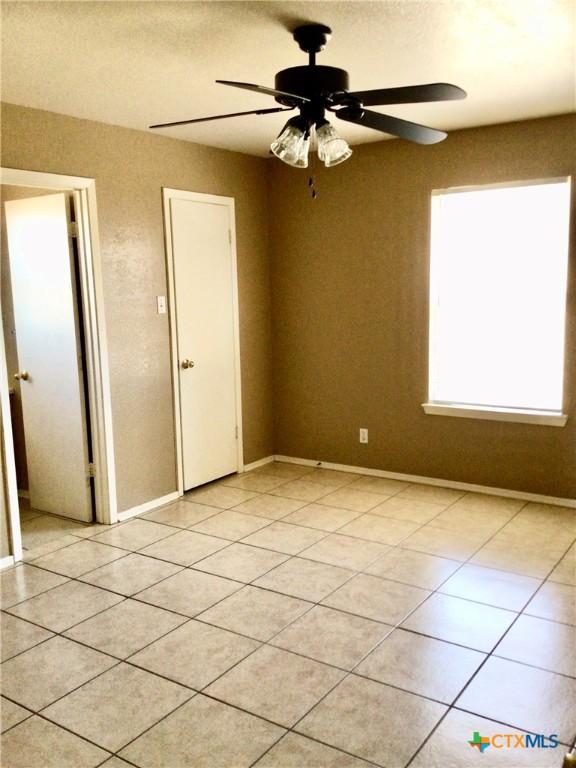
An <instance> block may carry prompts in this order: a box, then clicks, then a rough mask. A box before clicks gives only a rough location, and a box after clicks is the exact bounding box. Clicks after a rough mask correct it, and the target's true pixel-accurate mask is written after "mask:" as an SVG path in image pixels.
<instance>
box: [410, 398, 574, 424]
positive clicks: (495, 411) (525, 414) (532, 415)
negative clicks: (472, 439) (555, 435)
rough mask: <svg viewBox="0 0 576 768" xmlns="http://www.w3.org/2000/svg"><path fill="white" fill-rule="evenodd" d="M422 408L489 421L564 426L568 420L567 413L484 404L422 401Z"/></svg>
mask: <svg viewBox="0 0 576 768" xmlns="http://www.w3.org/2000/svg"><path fill="white" fill-rule="evenodd" d="M422 408H423V409H424V413H427V414H428V415H430V416H456V417H458V418H462V419H486V420H488V421H515V422H519V423H521V424H541V425H544V426H548V427H563V426H564V425H565V424H566V421H567V420H568V416H567V415H566V414H564V413H555V412H553V411H530V410H520V409H512V408H510V409H508V408H488V407H486V406H482V405H457V404H451V403H422Z"/></svg>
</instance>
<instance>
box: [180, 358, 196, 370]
mask: <svg viewBox="0 0 576 768" xmlns="http://www.w3.org/2000/svg"><path fill="white" fill-rule="evenodd" d="M182 368H194V360H188V359H186V360H182Z"/></svg>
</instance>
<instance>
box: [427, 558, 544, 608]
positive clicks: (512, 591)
mask: <svg viewBox="0 0 576 768" xmlns="http://www.w3.org/2000/svg"><path fill="white" fill-rule="evenodd" d="M540 584H541V581H540V580H539V579H533V578H532V577H530V576H519V575H517V574H515V573H507V572H506V571H497V570H494V569H492V568H484V567H482V566H479V565H464V566H462V568H460V570H459V571H458V573H455V574H454V576H451V577H450V578H449V579H448V581H446V582H445V583H444V584H443V585H442V587H441V588H440V591H441V592H443V593H444V594H445V595H452V596H453V597H463V598H465V599H466V600H475V601H477V602H479V603H486V604H487V605H495V606H496V607H498V608H508V609H509V610H511V611H521V610H522V608H523V607H524V606H525V605H526V603H527V602H528V600H529V599H530V597H531V596H532V595H533V594H534V592H536V590H537V589H538V587H539V586H540Z"/></svg>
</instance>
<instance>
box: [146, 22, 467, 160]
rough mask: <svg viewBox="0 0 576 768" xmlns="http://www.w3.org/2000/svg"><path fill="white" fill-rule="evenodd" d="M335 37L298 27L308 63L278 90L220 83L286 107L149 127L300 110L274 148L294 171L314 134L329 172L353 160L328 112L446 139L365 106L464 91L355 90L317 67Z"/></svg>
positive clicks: (278, 83) (284, 74)
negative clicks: (324, 50)
mask: <svg viewBox="0 0 576 768" xmlns="http://www.w3.org/2000/svg"><path fill="white" fill-rule="evenodd" d="M331 34H332V30H331V29H330V28H329V27H327V26H325V25H324V24H305V25H302V26H299V27H297V28H296V29H295V30H294V32H293V37H294V40H295V41H296V42H297V43H298V45H299V47H300V49H301V50H302V51H304V52H305V53H307V54H308V64H307V65H305V66H299V67H289V68H288V69H283V70H281V71H280V72H278V73H277V74H276V77H275V79H274V88H268V87H266V86H262V85H254V84H253V83H243V82H236V81H232V80H216V82H217V83H221V84H222V85H228V86H232V87H234V88H242V89H244V90H248V91H255V92H256V93H261V94H262V95H264V96H272V97H273V98H274V99H275V100H276V102H277V103H278V104H280V105H281V106H279V107H273V108H271V109H256V110H251V111H248V112H233V113H229V114H225V115H215V116H213V117H200V118H195V119H192V120H179V121H177V122H173V123H162V124H159V125H151V126H150V128H168V127H173V126H177V125H189V124H191V123H200V122H206V121H207V120H222V119H224V118H228V117H238V116H241V115H262V114H270V113H274V112H283V111H291V110H294V109H298V110H299V113H300V114H299V116H298V117H295V118H292V119H290V120H289V121H288V122H287V123H286V125H285V126H284V128H283V129H282V131H281V132H280V135H279V136H278V137H277V138H276V139H275V140H274V141H273V142H272V145H271V147H270V149H271V151H272V153H273V154H274V155H275V156H276V157H278V158H279V159H280V160H282V161H283V162H285V163H287V164H288V165H292V166H293V167H295V168H306V167H307V166H308V151H309V147H310V138H311V135H312V132H313V131H315V133H316V138H317V141H318V156H319V159H320V160H322V161H323V162H324V164H325V165H326V166H327V167H331V166H332V165H337V164H338V163H341V162H343V161H344V160H347V159H348V158H349V157H350V156H351V154H352V150H351V149H350V147H349V146H348V144H347V143H346V141H344V139H342V138H341V137H339V136H338V134H337V133H336V130H335V129H334V127H333V126H332V125H331V124H330V123H329V122H328V120H327V119H326V113H327V112H331V113H332V114H333V115H334V116H335V117H336V118H338V119H340V120H344V121H346V122H348V123H355V124H356V125H361V126H365V127H366V128H371V129H372V130H375V131H380V132H382V133H387V134H390V135H392V136H398V137H399V138H401V139H407V140H408V141H413V142H416V143H417V144H436V143H437V142H439V141H442V140H443V139H445V138H446V136H447V134H446V133H445V132H444V131H439V130H436V129H435V128H428V127H427V126H425V125H419V124H418V123H413V122H410V121H408V120H402V119H401V118H398V117H392V116H391V115H384V114H382V113H380V112H374V111H372V110H369V109H366V107H370V106H383V105H387V104H414V103H417V102H430V101H451V100H454V99H464V98H466V92H465V91H463V90H462V88H459V87H458V86H457V85H451V84H450V83H428V84H426V85H411V86H405V87H400V88H380V89H376V90H370V91H350V90H349V78H348V72H346V70H344V69H339V68H338V67H326V66H322V65H318V64H316V54H317V53H320V51H322V50H323V49H324V48H325V47H326V45H327V43H328V41H329V39H330V36H331Z"/></svg>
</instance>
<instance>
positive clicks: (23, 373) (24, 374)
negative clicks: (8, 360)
mask: <svg viewBox="0 0 576 768" xmlns="http://www.w3.org/2000/svg"><path fill="white" fill-rule="evenodd" d="M14 378H15V379H16V381H20V379H22V381H28V379H29V378H30V377H29V375H28V371H19V372H18V373H15V374H14Z"/></svg>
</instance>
